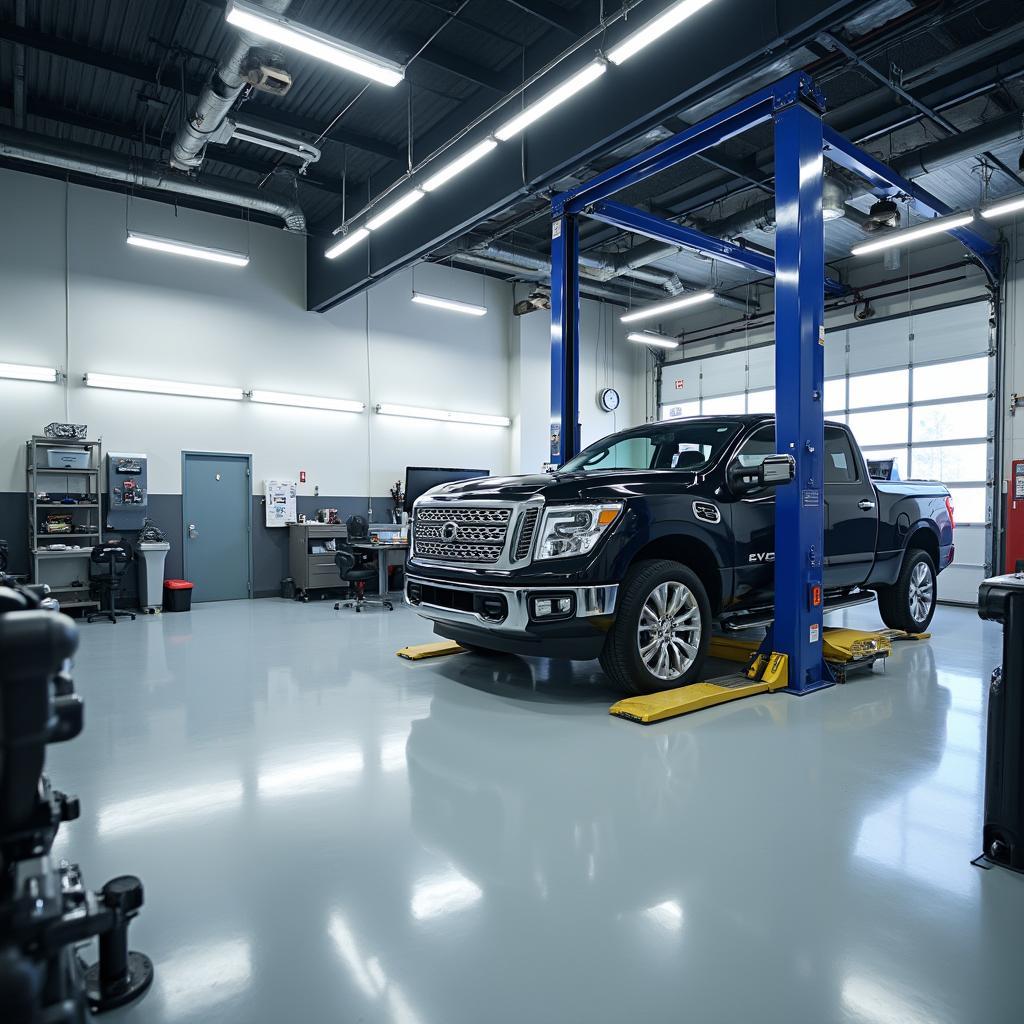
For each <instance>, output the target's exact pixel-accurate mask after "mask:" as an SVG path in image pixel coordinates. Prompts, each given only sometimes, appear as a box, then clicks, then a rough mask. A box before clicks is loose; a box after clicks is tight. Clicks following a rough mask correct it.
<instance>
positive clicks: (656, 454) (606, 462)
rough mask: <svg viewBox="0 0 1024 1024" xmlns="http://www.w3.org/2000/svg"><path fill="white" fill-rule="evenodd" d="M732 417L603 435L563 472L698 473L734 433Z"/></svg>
mask: <svg viewBox="0 0 1024 1024" xmlns="http://www.w3.org/2000/svg"><path fill="white" fill-rule="evenodd" d="M738 430H739V424H738V423H737V422H736V421H735V420H720V419H692V420H679V421H676V422H674V423H671V424H669V423H658V424H650V425H649V426H646V427H642V428H638V429H637V430H635V431H629V432H628V433H624V434H616V435H612V437H608V438H604V439H603V440H601V441H598V442H597V443H596V444H592V445H591V446H590V447H589V448H585V449H584V450H583V451H582V452H580V454H579V455H577V456H576V458H575V459H571V460H570V461H569V462H567V463H566V464H565V466H563V467H562V472H565V473H596V472H599V471H602V470H615V469H632V470H638V469H677V470H680V471H683V472H691V473H694V472H698V473H699V472H701V471H702V470H704V468H705V467H707V466H709V465H710V464H711V463H712V462H714V460H715V459H716V458H717V457H718V455H719V453H721V452H722V451H723V450H724V449H725V448H726V447H727V446H728V444H729V442H730V441H731V440H732V439H733V438H734V437H735V436H736V433H737V431H738Z"/></svg>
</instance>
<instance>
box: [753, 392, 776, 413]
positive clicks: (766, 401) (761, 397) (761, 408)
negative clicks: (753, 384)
mask: <svg viewBox="0 0 1024 1024" xmlns="http://www.w3.org/2000/svg"><path fill="white" fill-rule="evenodd" d="M747 412H753V413H763V414H765V415H767V416H774V415H775V390H774V388H773V389H772V390H771V391H750V392H748V393H747Z"/></svg>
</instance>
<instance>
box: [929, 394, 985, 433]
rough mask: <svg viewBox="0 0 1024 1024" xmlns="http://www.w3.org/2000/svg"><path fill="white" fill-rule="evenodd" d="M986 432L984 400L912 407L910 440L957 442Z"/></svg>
mask: <svg viewBox="0 0 1024 1024" xmlns="http://www.w3.org/2000/svg"><path fill="white" fill-rule="evenodd" d="M987 435H988V401H987V400H986V399H984V398H982V399H979V400H978V401H976V402H950V403H948V404H947V405H925V406H916V407H915V408H914V437H913V440H914V441H960V440H967V439H968V438H972V437H986V436H987Z"/></svg>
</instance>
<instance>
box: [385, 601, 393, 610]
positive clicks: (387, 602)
mask: <svg viewBox="0 0 1024 1024" xmlns="http://www.w3.org/2000/svg"><path fill="white" fill-rule="evenodd" d="M384 607H385V608H387V610H388V611H389V612H393V611H394V610H395V606H394V605H393V604H392V603H391V602H390V601H385V602H384Z"/></svg>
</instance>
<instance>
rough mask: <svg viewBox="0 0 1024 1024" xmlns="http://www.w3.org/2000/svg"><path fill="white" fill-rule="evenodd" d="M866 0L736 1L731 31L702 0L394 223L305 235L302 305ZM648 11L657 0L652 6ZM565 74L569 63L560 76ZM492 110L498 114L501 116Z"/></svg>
mask: <svg viewBox="0 0 1024 1024" xmlns="http://www.w3.org/2000/svg"><path fill="white" fill-rule="evenodd" d="M871 2H872V0H843V2H838V0H832V2H830V3H822V2H820V0H776V2H775V3H774V4H772V5H765V4H764V3H763V0H733V2H732V4H731V5H730V11H729V30H728V31H725V30H723V23H722V18H721V16H720V12H719V11H718V10H717V9H716V6H715V5H714V4H712V5H710V6H709V7H706V8H705V9H704V10H702V11H700V12H699V13H698V14H696V15H695V16H694V17H693V18H692V19H690V20H689V21H687V23H686V25H685V27H684V28H681V29H680V30H678V31H677V32H675V33H670V34H669V35H668V36H666V37H664V38H662V39H659V40H658V41H656V42H654V43H652V44H651V45H650V47H649V48H648V49H647V50H645V51H644V56H643V58H642V59H641V58H638V59H636V60H632V61H629V62H628V63H626V64H623V65H621V66H619V67H615V68H614V69H613V70H612V71H610V72H609V73H608V74H606V75H604V76H603V77H602V78H601V79H599V80H598V81H597V82H595V83H594V84H593V85H592V86H590V87H589V88H588V89H586V90H585V91H584V92H582V93H580V94H579V95H578V96H575V97H573V99H572V100H570V101H569V102H568V103H567V104H566V106H565V107H564V108H563V109H560V110H557V111H554V112H552V114H551V115H549V116H548V117H545V118H543V119H542V120H540V121H538V122H537V123H536V124H534V125H531V127H530V128H529V130H528V131H527V132H526V133H525V137H524V139H523V145H517V144H516V143H514V142H513V143H506V144H502V145H501V146H499V148H498V149H497V150H495V151H494V152H493V153H491V154H490V155H489V156H488V157H487V159H485V160H482V161H481V162H480V163H479V164H477V165H476V166H474V167H472V168H471V169H469V170H468V171H466V172H465V173H464V174H463V175H462V176H461V177H460V178H459V182H458V185H457V186H456V185H453V186H452V187H451V188H449V189H439V190H438V191H437V192H435V193H432V194H431V195H430V196H429V197H428V198H427V199H425V200H424V201H423V202H421V203H419V204H417V206H416V207H414V208H413V209H412V210H409V211H407V212H406V213H405V214H403V215H402V216H401V217H400V218H398V219H397V220H396V221H394V222H393V223H392V224H390V225H388V226H387V227H385V228H382V229H381V230H379V231H375V232H373V234H372V236H371V237H370V238H369V239H368V240H367V242H366V243H363V247H361V248H358V249H357V250H355V251H353V252H351V253H348V254H346V256H345V257H343V258H339V259H337V260H325V259H324V256H323V251H324V249H325V248H326V244H325V239H324V238H323V237H320V238H317V237H311V238H310V239H309V242H308V262H307V305H308V306H309V308H310V309H314V310H320V311H322V310H326V309H329V308H331V306H334V305H336V304H337V303H339V302H342V301H344V300H345V299H346V298H349V297H351V296H353V295H356V294H358V293H359V292H360V291H362V290H363V289H364V288H366V287H368V286H369V285H370V284H371V283H373V282H375V281H378V280H380V279H382V278H384V277H386V276H388V275H390V274H392V273H395V272H396V271H398V270H400V269H402V267H404V266H408V265H409V264H410V263H412V262H414V261H416V260H417V259H419V258H420V257H422V256H423V255H425V254H426V253H428V252H431V251H432V250H434V249H436V248H438V247H439V246H441V245H443V244H445V243H447V242H449V241H452V240H454V239H455V238H457V237H458V236H459V235H461V234H463V233H465V232H466V231H468V230H470V229H471V228H473V227H474V226H476V225H477V224H479V223H481V222H482V221H484V220H485V219H487V218H488V217H490V216H491V215H493V214H494V213H496V212H497V211H499V210H502V209H506V208H507V207H508V206H510V205H511V204H512V203H513V202H515V201H516V200H518V199H521V198H522V197H524V196H526V195H529V194H531V193H534V192H536V191H538V190H541V189H544V188H547V187H550V186H551V185H552V184H553V183H554V182H555V181H557V180H558V179H559V178H560V177H562V176H564V175H565V174H566V173H568V172H570V171H571V170H572V169H573V168H577V167H579V166H581V165H582V164H583V163H584V162H585V161H587V160H588V159H590V158H592V157H593V156H594V155H596V154H599V153H601V152H607V151H608V150H609V149H611V148H613V147H615V146H619V145H622V144H623V143H625V142H627V141H628V140H629V139H632V138H636V137H637V136H638V135H640V134H641V133H643V132H644V131H648V130H649V129H651V128H652V127H654V126H656V125H658V124H660V123H661V122H662V121H663V120H664V119H665V118H666V117H667V116H669V115H671V114H672V113H674V112H675V111H677V110H679V109H681V108H682V107H683V105H684V104H688V103H693V102H696V101H697V100H698V99H705V98H710V97H711V96H713V95H714V94H715V92H716V91H718V90H720V89H721V88H722V87H723V85H725V84H728V85H729V86H733V85H735V84H736V82H737V81H738V80H743V79H744V78H745V77H746V76H748V75H750V74H751V73H752V72H753V71H755V70H759V69H762V68H766V67H767V66H768V65H769V64H770V62H771V61H773V60H774V56H773V55H774V54H775V53H777V52H778V51H779V50H780V49H781V48H792V47H795V46H799V45H801V44H802V43H803V42H804V41H806V40H808V39H812V38H814V37H815V36H816V35H817V34H818V33H819V32H820V31H822V30H823V29H826V28H829V27H833V26H835V25H837V24H842V23H843V22H844V21H846V20H847V19H848V18H849V17H850V16H851V15H853V14H856V13H858V12H860V11H862V10H865V9H866V8H868V7H869V6H870V5H871ZM666 6H667V3H663V4H660V5H659V8H664V7H666ZM645 7H646V5H645ZM655 13H656V12H655V10H654V8H653V5H652V10H651V11H650V12H649V14H650V15H652V16H653V15H654V14H655ZM645 20H646V19H645ZM634 30H635V25H634V24H633V23H630V24H629V25H628V26H627V25H625V24H623V23H621V22H620V23H617V24H616V25H614V26H612V27H611V28H610V29H609V30H608V33H607V34H608V37H609V38H608V40H607V42H606V45H607V46H612V45H614V43H615V42H617V41H618V40H619V39H621V38H624V37H625V35H627V34H628V33H630V32H632V31H634ZM683 57H685V59H683ZM652 68H655V69H656V70H657V73H656V74H652V71H651V69H652ZM568 73H570V69H569V68H568V67H567V68H566V69H565V70H564V71H562V72H561V73H560V74H559V75H558V76H557V78H556V79H555V80H561V79H562V77H563V76H564V75H566V74H568ZM460 113H461V115H462V118H463V123H465V122H466V120H468V119H469V117H471V116H472V115H471V114H469V112H468V111H462V112H460ZM467 115H469V116H468V117H467ZM493 120H494V122H495V123H497V122H498V116H495V118H493ZM489 127H491V125H490V123H488V124H485V125H482V126H481V130H486V129H487V128H489ZM452 134H454V132H450V133H449V135H448V136H447V137H450V136H451V135H452ZM440 141H442V140H439V143H440ZM466 141H467V143H468V142H469V141H470V140H468V139H467V140H466ZM426 142H429V139H428V140H425V142H421V143H420V144H419V145H420V151H421V152H423V151H428V152H429V148H427V149H426V150H425V149H424V146H425V143H426Z"/></svg>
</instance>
